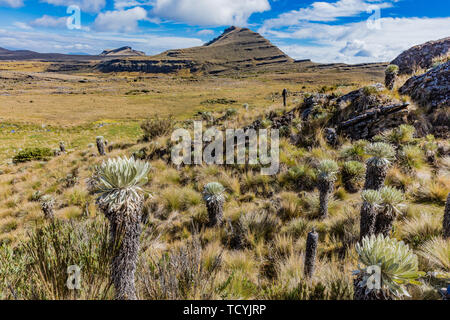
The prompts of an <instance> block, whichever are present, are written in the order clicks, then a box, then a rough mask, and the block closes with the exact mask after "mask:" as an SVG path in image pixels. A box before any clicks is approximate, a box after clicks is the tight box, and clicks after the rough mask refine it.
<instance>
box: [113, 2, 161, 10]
mask: <svg viewBox="0 0 450 320" xmlns="http://www.w3.org/2000/svg"><path fill="white" fill-rule="evenodd" d="M152 4H153V2H152V1H146V0H115V1H114V9H118V10H120V9H125V8H131V7H136V6H150V5H152Z"/></svg>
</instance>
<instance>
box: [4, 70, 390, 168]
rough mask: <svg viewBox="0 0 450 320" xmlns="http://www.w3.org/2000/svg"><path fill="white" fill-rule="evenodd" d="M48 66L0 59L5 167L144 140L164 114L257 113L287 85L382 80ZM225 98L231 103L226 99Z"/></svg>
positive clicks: (298, 88) (305, 87)
mask: <svg viewBox="0 0 450 320" xmlns="http://www.w3.org/2000/svg"><path fill="white" fill-rule="evenodd" d="M48 66H49V63H46V62H30V61H24V62H0V80H1V81H0V132H1V135H0V163H4V162H5V161H7V160H8V159H10V158H11V157H12V156H13V155H14V153H15V152H16V151H17V150H18V149H23V148H26V147H33V146H34V147H35V146H41V147H52V146H53V147H55V146H57V144H58V142H59V141H61V140H63V141H65V142H66V144H68V147H69V148H73V149H77V148H80V147H85V146H86V145H87V144H89V143H91V142H93V141H92V139H93V138H95V136H96V135H103V136H105V138H106V139H108V140H109V141H114V142H120V141H128V140H130V139H135V138H137V137H138V136H139V135H140V129H139V125H140V121H141V120H142V119H145V118H148V117H151V116H154V115H159V116H168V115H172V116H174V117H175V118H176V119H178V120H185V119H188V118H192V116H193V115H194V114H195V113H197V112H198V111H221V110H224V109H227V108H241V107H242V105H243V104H249V105H250V106H251V107H252V110H254V111H255V112H261V111H262V110H265V109H267V108H270V107H271V106H279V105H280V104H281V99H280V97H279V93H280V92H281V91H282V90H283V88H287V89H288V90H289V91H290V92H293V94H292V95H293V97H292V98H291V99H290V103H291V104H295V103H298V102H300V101H301V99H302V94H303V93H308V92H313V91H317V90H321V89H322V90H328V89H337V91H341V92H342V93H345V92H347V91H349V90H351V89H354V88H355V87H356V86H361V85H365V84H368V83H374V82H381V81H382V79H383V67H382V66H381V65H369V66H365V67H359V68H348V67H330V68H315V67H312V68H305V70H304V71H303V72H300V73H286V72H280V73H277V74H255V75H236V76H230V77H206V76H205V77H204V76H194V75H190V74H187V75H186V74H184V73H182V72H180V74H178V75H175V76H169V75H145V74H137V73H136V74H130V73H120V74H100V73H86V74H73V73H72V74H61V73H49V72H45V69H46V68H47V67H48ZM223 101H225V102H223Z"/></svg>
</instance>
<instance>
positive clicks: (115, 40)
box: [0, 29, 203, 55]
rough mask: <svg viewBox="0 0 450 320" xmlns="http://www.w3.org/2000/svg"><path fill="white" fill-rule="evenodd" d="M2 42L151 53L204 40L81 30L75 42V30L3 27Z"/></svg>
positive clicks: (39, 48)
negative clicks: (121, 48) (60, 31)
mask: <svg viewBox="0 0 450 320" xmlns="http://www.w3.org/2000/svg"><path fill="white" fill-rule="evenodd" d="M0 43H1V44H2V46H4V47H6V48H13V49H26V50H33V51H37V52H58V53H70V52H73V51H74V50H76V51H83V52H86V53H89V54H99V53H101V52H102V51H103V50H105V49H108V48H119V47H123V46H131V47H133V49H136V50H140V51H144V52H146V53H147V54H149V55H153V54H157V53H160V52H162V51H164V50H169V49H178V48H188V47H194V46H200V45H202V44H203V41H202V40H201V39H198V38H184V37H171V36H160V35H152V34H145V35H142V34H139V35H133V34H117V33H101V34H97V33H95V32H83V31H77V33H76V43H75V44H74V33H73V31H64V32H63V33H61V34H56V33H49V32H42V31H38V30H29V31H27V30H12V29H5V30H1V29H0Z"/></svg>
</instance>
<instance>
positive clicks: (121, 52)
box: [100, 47, 145, 57]
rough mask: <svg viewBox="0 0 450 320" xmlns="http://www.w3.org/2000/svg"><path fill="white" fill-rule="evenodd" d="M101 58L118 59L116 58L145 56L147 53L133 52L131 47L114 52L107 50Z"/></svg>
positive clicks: (114, 50)
mask: <svg viewBox="0 0 450 320" xmlns="http://www.w3.org/2000/svg"><path fill="white" fill-rule="evenodd" d="M100 56H101V57H116V56H122V57H124V56H145V52H142V51H137V50H133V49H132V48H131V47H122V48H118V49H113V50H105V51H103V52H102V53H101V54H100Z"/></svg>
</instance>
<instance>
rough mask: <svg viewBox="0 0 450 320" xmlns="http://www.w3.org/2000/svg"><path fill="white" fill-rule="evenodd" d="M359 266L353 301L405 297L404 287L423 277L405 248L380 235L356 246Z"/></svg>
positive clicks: (418, 283)
mask: <svg viewBox="0 0 450 320" xmlns="http://www.w3.org/2000/svg"><path fill="white" fill-rule="evenodd" d="M356 252H357V253H358V258H359V263H358V270H356V271H355V272H354V274H355V275H356V276H357V279H356V280H355V295H354V299H355V300H394V299H401V298H403V297H409V296H410V294H409V292H408V290H407V285H410V284H416V285H420V282H418V280H419V278H420V277H422V276H424V273H423V272H420V271H419V267H418V266H419V262H418V258H417V256H416V255H415V254H414V253H413V251H412V250H411V249H410V248H409V246H408V245H406V244H405V243H403V242H402V241H398V240H397V239H391V238H389V237H385V236H383V235H382V234H380V235H378V236H375V235H371V236H370V237H364V238H363V239H362V241H361V242H360V243H358V244H356Z"/></svg>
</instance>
